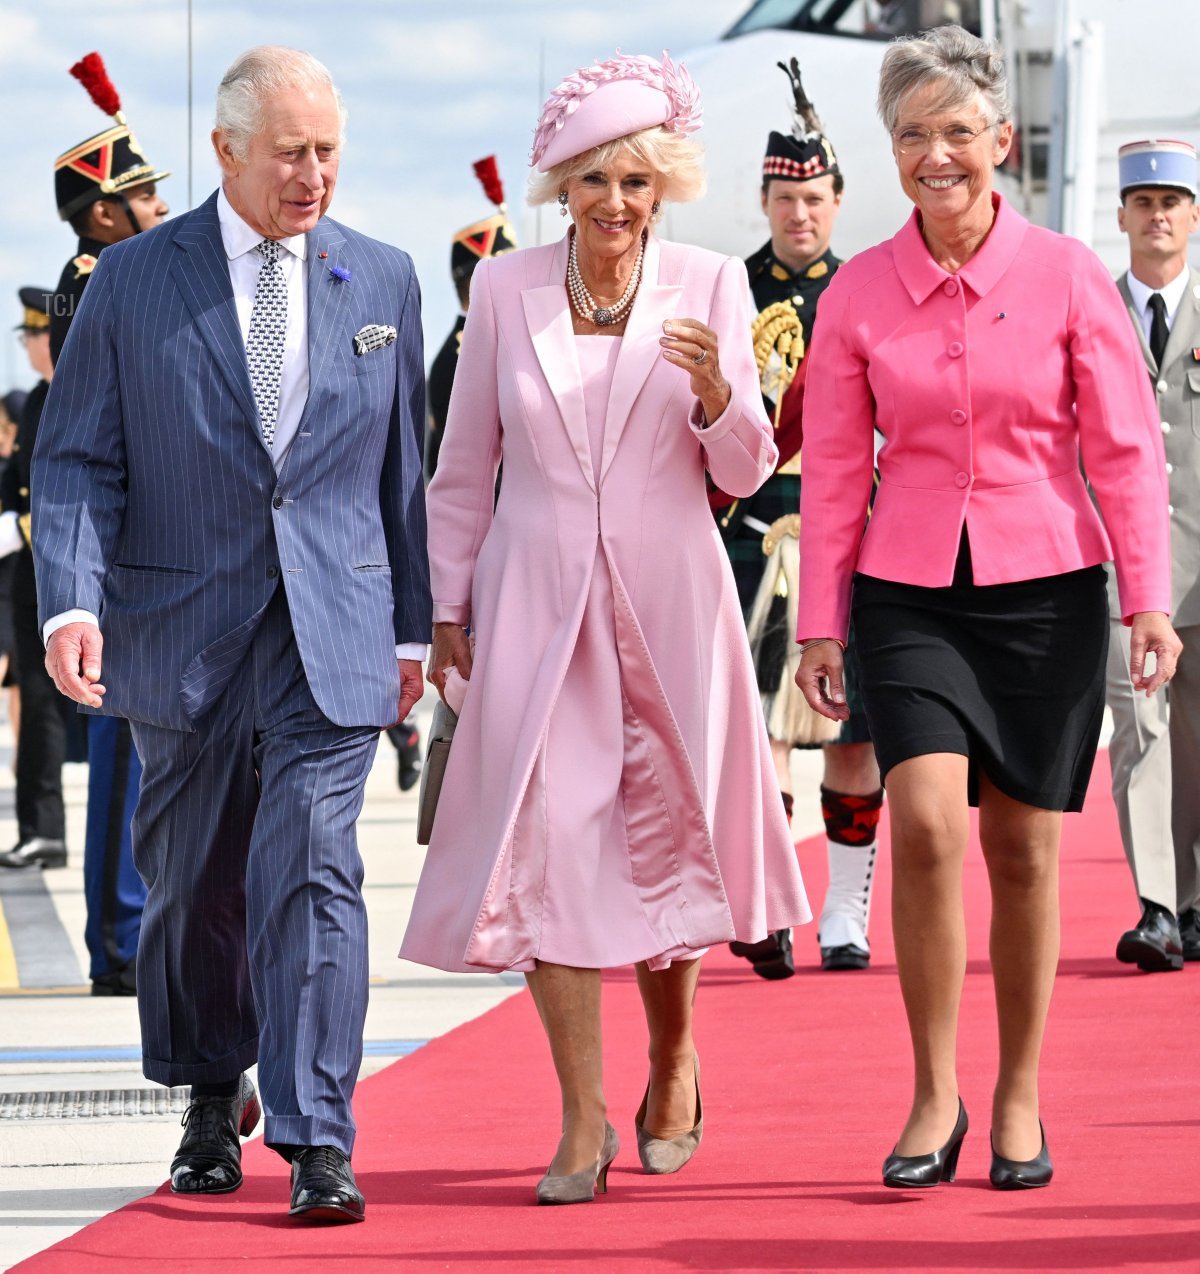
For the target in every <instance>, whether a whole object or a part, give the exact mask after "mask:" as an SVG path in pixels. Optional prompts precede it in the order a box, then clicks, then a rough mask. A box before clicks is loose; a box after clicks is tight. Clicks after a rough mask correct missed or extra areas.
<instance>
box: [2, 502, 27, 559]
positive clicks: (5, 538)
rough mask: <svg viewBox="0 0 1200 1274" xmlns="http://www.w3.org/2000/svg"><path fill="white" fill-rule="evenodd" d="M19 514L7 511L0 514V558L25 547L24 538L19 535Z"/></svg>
mask: <svg viewBox="0 0 1200 1274" xmlns="http://www.w3.org/2000/svg"><path fill="white" fill-rule="evenodd" d="M19 517H20V514H18V513H15V512H14V511H13V510H11V509H10V510H9V511H8V512H7V513H0V557H7V556H8V555H9V554H10V553H16V552H17V551H18V550H19V549H23V548H24V547H25V537H24V536H23V535H22V534H21V526H20V523H19V522H18V521H17V519H18V518H19Z"/></svg>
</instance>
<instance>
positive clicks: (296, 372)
mask: <svg viewBox="0 0 1200 1274" xmlns="http://www.w3.org/2000/svg"><path fill="white" fill-rule="evenodd" d="M217 220H218V223H219V224H220V227H221V244H222V246H223V247H224V249H225V256H226V258H227V259H228V261H229V282H230V285H231V286H232V288H233V304H234V308H235V309H236V311H237V317H238V326H239V327H240V329H241V332H242V344H243V346H244V345H245V342H246V339H247V337H248V336H249V334H250V315H251V313H252V312H253V309H254V292H255V289H256V288H257V286H258V274H259V270H260V269H261V267H262V257H261V256H259V254H258V253H257V252H256V251H255V249H256V248H257V247H258V245H259V244H260V243H261V242H262V241H263V236H262V235H261V234H259V233H258V231H257V230H254V229H252V228H251V227H250V226H249V225H247V224H246V222H245V221H243V220H242V218H241V217H240V216H239V215H238V214H237V212H235V211H234V208H233V205H232V204H231V203H230V202H229V200H228V198H226V195H225V190H224V187H222V188H221V189H220V190H219V191H218V192H217ZM278 242H279V246H280V247H281V248H282V249H283V251H282V252H281V253H280V254H279V264H280V266H281V267H282V268H283V277H284V280H285V281H286V283H287V293H288V307H287V327H286V328H285V330H284V339H283V373H282V378H281V381H280V386H279V415H278V418H277V419H276V422H275V436H274V440H273V443H272V446H271V460H272V463H273V464H274V465H275V468H276V470H277V471H278V469H279V466H280V465H281V464H282V463H283V460H284V457H285V456H286V455H287V452H288V448H289V447H290V446H291V445H292V441H293V439H294V438H295V436H296V430H297V428H298V427H299V424H300V417H301V415H303V413H304V405H305V403H306V402H307V401H308V271H307V270H306V269H305V266H304V261H305V257H306V255H307V251H308V239H307V236H305V235H302V234H297V235H292V236H290V237H289V238H287V239H280V240H279V241H278ZM18 534H19V532H18ZM0 535H2V528H0ZM0 553H2V547H0ZM73 623H89V624H97V625H98V623H99V621H98V620H97V618H96V616H95V615H93V614H92V613H91V611H87V610H79V609H76V610H68V611H63V612H62V613H61V614H59V615H54V616H53V617H52V618H50V619H48V620H47V621H46V622H45V624H44V625H43V626H42V640H43V641H45V642H47V643H48V642H49V641H50V638H51V637H52V636H53V635H54V633H55V632H56V631H57V630H58V629H59V628H62V627H63V626H64V625H65V624H73ZM427 653H428V647H427V646H425V645H424V644H422V643H418V642H402V643H400V644H398V645H397V646H396V658H397V659H416V660H424V658H425V656H426V654H427Z"/></svg>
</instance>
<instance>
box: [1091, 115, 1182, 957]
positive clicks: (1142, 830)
mask: <svg viewBox="0 0 1200 1274" xmlns="http://www.w3.org/2000/svg"><path fill="white" fill-rule="evenodd" d="M1118 169H1119V174H1120V189H1121V198H1122V201H1124V199H1125V197H1126V195H1127V193H1128V192H1130V191H1133V190H1141V189H1148V190H1152V189H1154V188H1158V189H1160V190H1161V189H1163V188H1166V189H1168V190H1175V191H1179V192H1181V193H1182V194H1184V195H1187V196H1190V197H1191V199H1192V200H1193V201H1194V200H1195V199H1196V196H1197V169H1196V151H1195V148H1194V147H1193V146H1192V145H1190V144H1189V143H1187V142H1178V141H1158V140H1153V141H1140V142H1131V143H1129V144H1128V145H1125V146H1122V147H1121V149H1120V152H1119V154H1118ZM1117 288H1118V290H1119V291H1120V293H1121V296H1122V299H1123V300H1124V301H1125V304H1126V307H1127V308H1128V310H1129V317H1130V321H1131V322H1132V323H1133V326H1134V330H1135V331H1136V333H1137V336H1138V342H1139V344H1140V346H1141V349H1142V357H1143V359H1144V360H1145V364H1146V371H1147V373H1148V375H1149V378H1150V385H1151V388H1152V390H1153V392H1154V397H1155V401H1156V403H1157V405H1158V412H1159V417H1160V419H1161V422H1162V431H1163V449H1164V452H1165V455H1166V467H1167V489H1168V500H1169V504H1168V512H1169V514H1170V519H1171V583H1172V590H1173V591H1172V600H1171V605H1172V612H1171V622H1172V624H1174V626H1175V631H1176V632H1177V633H1178V635H1179V638H1180V640H1181V641H1182V642H1183V651H1182V653H1181V654H1180V656H1179V663H1178V666H1177V668H1176V671H1175V676H1174V677H1173V678H1172V680H1171V683H1170V684H1169V685H1168V686H1167V687H1165V688H1164V689H1163V690H1160V691H1159V692H1158V693H1157V694H1154V695H1151V696H1150V697H1149V698H1147V697H1146V696H1145V695H1144V694H1138V693H1137V692H1135V691H1134V689H1133V685H1132V683H1131V682H1130V680H1129V658H1130V646H1129V635H1130V632H1129V629H1128V628H1126V627H1125V625H1124V624H1123V623H1122V622H1121V606H1120V600H1119V598H1118V597H1117V592H1116V587H1115V579H1114V576H1113V575H1111V574H1110V578H1109V635H1110V642H1109V653H1108V665H1107V671H1106V696H1107V700H1108V706H1109V708H1110V709H1111V710H1112V716H1113V734H1112V739H1111V740H1110V742H1109V760H1110V762H1111V766H1112V792H1113V801H1114V803H1115V804H1116V807H1117V817H1118V822H1119V825H1120V829H1121V841H1122V844H1123V845H1124V849H1125V855H1126V857H1127V859H1128V861H1129V866H1130V869H1131V871H1132V874H1133V881H1134V886H1135V888H1136V890H1137V894H1138V898H1139V901H1140V902H1141V905H1142V916H1141V919H1140V920H1139V922H1138V924H1137V925H1136V926H1135V927H1134V928H1133V929H1131V930H1129V931H1128V932H1126V933H1125V934H1123V935H1122V936H1121V938H1120V940H1119V942H1118V943H1117V951H1116V954H1117V958H1118V959H1119V960H1122V961H1124V962H1125V963H1128V964H1136V965H1138V966H1139V968H1141V969H1143V970H1145V971H1146V972H1164V971H1168V970H1179V969H1182V968H1183V965H1184V963H1185V962H1186V961H1197V960H1200V786H1198V785H1197V782H1196V777H1197V774H1200V270H1197V269H1195V268H1194V267H1185V268H1184V270H1183V272H1182V273H1181V274H1180V275H1179V276H1178V277H1177V278H1176V279H1174V280H1173V281H1172V282H1170V283H1168V284H1167V285H1166V286H1165V287H1162V288H1160V289H1155V288H1151V287H1150V286H1149V285H1148V284H1146V283H1144V282H1142V281H1141V280H1139V279H1138V278H1137V276H1136V275H1135V274H1134V273H1133V271H1132V270H1131V271H1129V272H1128V273H1126V274H1123V275H1122V276H1121V277H1120V278H1119V279H1118V280H1117Z"/></svg>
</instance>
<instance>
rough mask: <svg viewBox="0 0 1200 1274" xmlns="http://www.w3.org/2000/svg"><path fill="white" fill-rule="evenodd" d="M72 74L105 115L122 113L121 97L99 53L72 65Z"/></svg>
mask: <svg viewBox="0 0 1200 1274" xmlns="http://www.w3.org/2000/svg"><path fill="white" fill-rule="evenodd" d="M71 74H72V75H73V76H74V77H75V78H76V79H77V80H78V81H79V82H80V84H82V85H83V87H84V88H85V89H87V91H88V93H89V94H90V95H91V99H92V101H93V102H95V103H96V105H97V106H98V107H99V108H100V109H101V110H102V111H103V112H104V113H105V115H115V116H117V117H118V118H119V117H120V115H121V98H120V95H119V94H118V93H117V90H116V89H115V88H114V87H113V82H112V80H110V79H109V78H108V72H107V71H106V70H105V69H104V59H103V58H102V57H101V56H100V54H99V53H89V54H88V55H87V56H86V57H83V58H80V60H79V61H78V62H76V63H75V65H74V66H73V67H71Z"/></svg>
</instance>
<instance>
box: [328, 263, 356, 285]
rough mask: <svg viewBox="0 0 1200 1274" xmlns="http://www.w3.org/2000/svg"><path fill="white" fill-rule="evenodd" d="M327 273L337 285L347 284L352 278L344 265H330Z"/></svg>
mask: <svg viewBox="0 0 1200 1274" xmlns="http://www.w3.org/2000/svg"><path fill="white" fill-rule="evenodd" d="M329 273H330V275H332V277H333V278H334V279H336V280H337V281H338V282H339V283H349V282H350V279H351V277H352V276H351V274H350V271H349V270H347V269H346V267H345V266H344V265H331V266H330V267H329Z"/></svg>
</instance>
